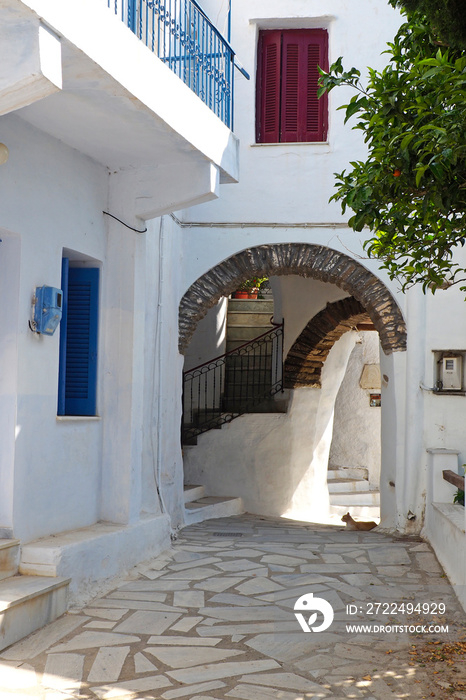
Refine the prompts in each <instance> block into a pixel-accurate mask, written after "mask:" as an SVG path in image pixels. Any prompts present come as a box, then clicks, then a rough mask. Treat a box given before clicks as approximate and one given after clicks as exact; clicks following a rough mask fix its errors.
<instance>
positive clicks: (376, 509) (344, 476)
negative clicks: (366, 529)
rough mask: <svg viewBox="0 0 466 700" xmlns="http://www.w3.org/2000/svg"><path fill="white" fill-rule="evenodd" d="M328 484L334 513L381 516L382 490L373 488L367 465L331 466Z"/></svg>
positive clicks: (370, 517)
mask: <svg viewBox="0 0 466 700" xmlns="http://www.w3.org/2000/svg"><path fill="white" fill-rule="evenodd" d="M327 484H328V491H329V496H330V512H331V514H332V515H344V514H345V513H348V511H349V512H350V513H351V515H352V516H354V517H359V518H361V517H362V518H367V519H371V520H372V519H374V518H380V492H379V491H378V490H374V489H372V488H371V486H370V484H369V480H368V470H367V469H366V468H365V467H330V468H329V469H328V472H327Z"/></svg>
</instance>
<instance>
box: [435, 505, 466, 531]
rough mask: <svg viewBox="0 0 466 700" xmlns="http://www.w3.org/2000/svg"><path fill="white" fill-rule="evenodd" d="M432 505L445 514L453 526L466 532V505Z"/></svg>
mask: <svg viewBox="0 0 466 700" xmlns="http://www.w3.org/2000/svg"><path fill="white" fill-rule="evenodd" d="M432 507H433V508H434V510H436V511H437V512H438V513H440V514H441V515H443V517H444V518H446V520H448V522H449V523H450V524H451V525H453V527H455V528H457V529H458V530H460V531H461V532H462V533H463V534H465V532H466V530H465V513H464V506H461V505H455V504H453V503H432Z"/></svg>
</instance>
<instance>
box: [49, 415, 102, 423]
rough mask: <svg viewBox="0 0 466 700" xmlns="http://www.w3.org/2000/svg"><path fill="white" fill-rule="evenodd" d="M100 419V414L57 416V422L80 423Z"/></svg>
mask: <svg viewBox="0 0 466 700" xmlns="http://www.w3.org/2000/svg"><path fill="white" fill-rule="evenodd" d="M101 419H102V417H101V416H57V422H58V423H69V422H77V423H82V422H85V421H99V420H101Z"/></svg>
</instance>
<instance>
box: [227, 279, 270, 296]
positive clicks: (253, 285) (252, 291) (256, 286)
mask: <svg viewBox="0 0 466 700" xmlns="http://www.w3.org/2000/svg"><path fill="white" fill-rule="evenodd" d="M267 279H268V277H252V278H251V279H249V280H246V281H245V282H242V283H241V284H240V286H239V287H238V289H237V290H236V292H234V298H235V299H257V297H258V294H259V291H260V287H261V284H262V283H263V282H265V281H266V280H267Z"/></svg>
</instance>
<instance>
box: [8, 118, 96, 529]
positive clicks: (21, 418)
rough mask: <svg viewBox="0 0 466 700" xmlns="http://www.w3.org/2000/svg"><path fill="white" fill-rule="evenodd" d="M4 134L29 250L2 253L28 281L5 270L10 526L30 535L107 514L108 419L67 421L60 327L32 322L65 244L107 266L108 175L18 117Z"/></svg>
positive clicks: (11, 197) (12, 198)
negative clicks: (61, 391) (12, 347)
mask: <svg viewBox="0 0 466 700" xmlns="http://www.w3.org/2000/svg"><path fill="white" fill-rule="evenodd" d="M2 138H3V139H4V141H6V142H7V143H8V147H9V150H10V157H9V160H8V163H7V164H6V165H5V166H3V167H2V168H1V169H0V180H1V187H0V193H1V194H0V198H1V206H0V209H1V211H2V227H3V229H4V231H5V230H6V232H7V235H6V236H5V240H6V241H7V245H8V247H9V248H11V244H10V243H9V241H10V237H11V236H13V238H14V240H20V241H21V256H20V257H19V256H13V255H11V253H10V254H9V253H8V249H7V251H5V254H3V251H2V250H0V254H1V259H2V266H4V268H6V269H7V270H9V274H11V272H12V270H14V273H13V274H14V275H15V278H16V280H17V281H18V282H19V284H18V282H17V283H16V285H14V286H12V287H11V288H9V289H8V287H7V285H8V278H6V279H5V278H3V275H2V287H4V286H5V287H6V288H5V289H3V291H2V298H4V299H9V300H10V303H11V305H12V308H16V309H17V311H18V315H17V339H16V342H17V365H18V375H17V383H16V392H17V406H16V441H15V449H14V453H15V456H14V463H13V462H12V461H11V460H10V461H9V465H8V467H7V473H8V472H10V474H11V472H12V469H13V464H14V465H15V466H14V477H13V478H12V481H13V483H14V487H13V493H11V494H8V498H10V497H11V496H13V500H12V512H11V513H10V514H9V518H10V519H9V520H5V519H2V521H1V525H2V526H6V527H13V526H14V532H15V536H16V537H18V538H20V539H22V540H24V541H29V540H31V539H34V538H36V537H40V536H41V535H44V534H49V533H50V532H58V531H60V530H62V529H72V528H76V527H83V526H85V525H88V524H90V523H93V522H95V521H96V520H97V519H98V513H99V509H100V505H99V504H100V485H101V460H102V424H101V421H100V420H98V419H97V420H96V419H94V420H92V419H90V420H75V421H68V420H66V419H59V420H58V419H57V386H58V347H59V333H58V332H56V333H55V335H54V336H53V337H47V336H37V335H34V334H33V333H32V332H31V331H30V330H29V328H28V320H29V319H30V317H31V300H32V296H33V293H34V289H35V287H36V286H41V285H43V284H47V285H50V286H54V287H58V288H59V287H60V285H61V258H62V253H63V248H68V249H71V250H74V251H79V252H80V253H82V254H83V255H84V256H87V257H89V258H92V259H93V260H95V262H96V265H98V266H99V265H102V264H103V261H104V257H105V240H106V226H105V221H104V219H103V216H102V214H101V212H102V209H103V208H106V205H107V196H108V175H107V172H106V170H105V169H104V168H102V167H100V166H97V165H96V164H95V163H93V162H92V161H91V160H90V159H89V158H87V157H82V156H80V155H79V154H78V153H76V152H74V151H72V149H69V148H68V147H66V146H64V145H63V144H62V143H60V142H58V141H55V140H54V139H52V138H50V137H46V136H44V135H43V134H40V132H38V131H37V130H36V129H34V128H33V127H30V126H29V125H27V124H26V123H25V122H23V121H22V120H20V119H18V118H16V117H13V116H8V117H3V118H2ZM25 202H27V205H25V204H24V203H25ZM97 213H99V215H98V216H97ZM3 237H4V234H3V233H2V238H3ZM10 255H11V257H10ZM8 286H9V285H8ZM5 295H6V296H5ZM102 308H103V309H104V308H105V302H104V303H103V305H102ZM102 341H103V338H102V337H101V338H100V349H101V350H102ZM5 369H6V368H5V367H4V370H5ZM11 408H12V407H11ZM102 408H103V407H102V399H101V393H99V411H100V410H101V409H102ZM10 429H11V426H10ZM11 456H12V455H11ZM3 496H4V497H6V496H7V494H6V493H4V494H3ZM5 500H7V499H6V498H5ZM2 501H3V498H2ZM4 507H5V506H4Z"/></svg>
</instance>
